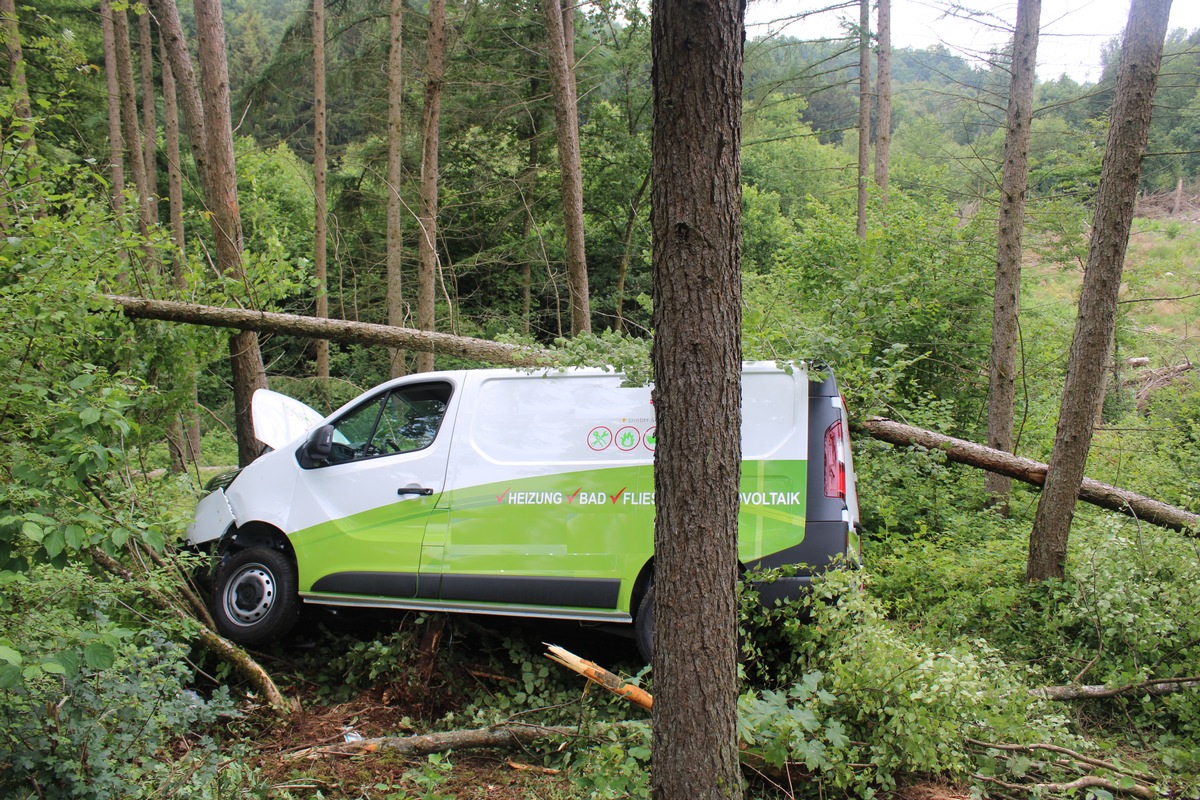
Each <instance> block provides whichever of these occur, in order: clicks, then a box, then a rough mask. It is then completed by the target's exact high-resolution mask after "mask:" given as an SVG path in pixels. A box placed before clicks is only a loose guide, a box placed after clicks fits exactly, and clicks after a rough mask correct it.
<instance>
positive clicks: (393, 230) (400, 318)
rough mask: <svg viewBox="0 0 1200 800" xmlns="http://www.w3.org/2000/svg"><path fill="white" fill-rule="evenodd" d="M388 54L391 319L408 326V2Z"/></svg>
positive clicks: (394, 9) (395, 365) (395, 7)
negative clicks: (403, 185) (404, 192)
mask: <svg viewBox="0 0 1200 800" xmlns="http://www.w3.org/2000/svg"><path fill="white" fill-rule="evenodd" d="M389 24H390V38H391V47H390V49H389V51H388V166H387V183H388V186H387V193H388V202H387V319H388V324H389V325H392V326H393V327H397V328H398V327H401V326H403V325H404V278H403V267H404V259H403V255H404V216H403V215H404V205H403V203H401V202H400V181H401V180H402V178H403V163H404V162H403V158H404V153H403V147H404V59H403V55H404V0H391V11H390V13H389ZM391 363H392V377H393V378H398V377H400V376H401V375H404V374H405V372H406V371H407V370H406V368H405V364H404V353H403V352H402V351H401V350H398V349H393V350H392V351H391Z"/></svg>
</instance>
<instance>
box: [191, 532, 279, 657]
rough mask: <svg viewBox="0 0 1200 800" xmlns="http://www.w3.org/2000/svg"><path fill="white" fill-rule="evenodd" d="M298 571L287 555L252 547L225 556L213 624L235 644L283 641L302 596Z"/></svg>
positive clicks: (217, 579) (216, 582)
mask: <svg viewBox="0 0 1200 800" xmlns="http://www.w3.org/2000/svg"><path fill="white" fill-rule="evenodd" d="M296 589H297V578H296V567H295V565H294V564H292V561H291V559H290V558H288V556H287V555H286V554H285V553H281V552H280V551H278V550H274V549H272V548H269V547H248V548H246V549H245V550H239V551H237V552H236V553H232V554H230V555H229V556H227V557H226V558H224V559H223V560H222V561H221V563H220V564H219V565H218V566H217V570H216V576H215V577H214V580H213V609H212V611H213V620H214V621H215V622H216V623H217V630H218V631H220V632H221V634H222V635H224V636H225V637H227V638H228V639H230V640H231V641H233V642H236V643H237V644H241V645H255V644H262V643H264V642H269V641H272V640H274V639H279V638H281V637H282V636H284V635H285V634H287V632H288V631H290V630H291V629H292V626H293V625H295V624H296V618H297V616H298V613H299V610H300V597H299V595H298V594H297V592H296Z"/></svg>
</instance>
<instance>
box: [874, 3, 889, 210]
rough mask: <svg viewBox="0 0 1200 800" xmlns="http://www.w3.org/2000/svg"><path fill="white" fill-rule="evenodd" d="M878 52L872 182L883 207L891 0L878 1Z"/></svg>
mask: <svg viewBox="0 0 1200 800" xmlns="http://www.w3.org/2000/svg"><path fill="white" fill-rule="evenodd" d="M877 13H878V21H877V22H876V26H877V27H878V28H879V55H878V56H877V61H876V66H875V70H876V75H877V78H876V80H875V84H876V86H875V91H876V93H877V95H878V101H877V106H876V108H877V109H878V110H877V112H876V114H875V185H876V186H877V187H878V188H879V202H880V205H881V206H882V208H883V210H884V211H886V210H887V203H888V161H889V159H890V157H891V156H890V152H891V147H892V0H879V10H878V12H877Z"/></svg>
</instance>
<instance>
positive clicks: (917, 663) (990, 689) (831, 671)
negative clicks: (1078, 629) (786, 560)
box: [739, 570, 1071, 797]
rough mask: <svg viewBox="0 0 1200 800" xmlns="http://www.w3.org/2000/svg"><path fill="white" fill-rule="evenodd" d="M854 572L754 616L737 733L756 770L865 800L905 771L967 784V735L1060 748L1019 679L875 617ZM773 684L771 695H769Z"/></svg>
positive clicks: (879, 612)
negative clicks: (752, 682)
mask: <svg viewBox="0 0 1200 800" xmlns="http://www.w3.org/2000/svg"><path fill="white" fill-rule="evenodd" d="M862 580H863V576H862V574H861V573H855V572H852V571H838V570H835V571H832V572H830V573H828V575H827V577H826V578H824V579H822V580H820V581H818V582H817V583H816V584H815V586H814V589H813V591H812V592H811V593H810V594H809V595H807V596H806V597H805V598H803V599H802V600H800V601H799V602H798V603H795V604H792V605H789V606H784V607H781V608H776V609H770V610H765V611H764V612H763V614H762V616H761V617H760V618H759V619H757V620H756V625H757V626H758V628H759V630H760V631H762V632H767V633H769V635H770V639H771V641H770V642H769V643H768V644H766V645H764V644H763V643H762V641H761V639H759V640H755V639H754V638H750V639H749V640H748V642H749V649H750V651H751V652H753V653H754V654H755V658H754V660H753V661H752V662H751V670H752V672H755V673H757V674H760V675H770V676H771V678H772V680H771V686H770V687H764V688H757V689H751V690H749V691H748V692H747V693H746V694H744V695H743V697H742V699H741V702H740V704H739V708H740V715H741V716H740V719H741V724H740V736H741V739H742V742H743V744H744V746H745V747H746V748H747V750H748V751H749V752H750V753H753V754H754V755H756V756H758V757H761V758H762V759H763V760H764V761H765V762H766V763H767V764H769V765H771V766H775V767H782V766H783V765H785V764H787V763H798V764H802V765H804V767H805V769H807V770H808V771H810V772H812V773H813V774H814V777H815V779H816V780H815V786H813V787H812V792H813V793H814V794H816V793H821V794H824V793H826V792H828V791H830V790H840V791H850V792H852V793H854V794H856V795H859V796H864V797H869V796H871V795H873V794H874V793H875V791H876V790H877V789H883V790H887V789H890V788H893V787H895V786H896V781H897V779H898V778H899V777H900V776H902V775H905V774H918V773H934V774H939V775H943V776H946V777H948V778H950V779H952V780H967V779H969V778H970V776H971V775H972V774H973V773H975V772H976V771H977V770H979V769H980V768H981V765H980V762H979V759H978V756H977V753H976V752H975V749H974V748H973V747H972V746H971V745H970V743H969V741H968V740H969V739H972V738H974V739H987V740H992V741H1006V742H1007V741H1030V740H1034V741H1046V740H1051V741H1059V742H1069V741H1071V740H1070V739H1069V737H1068V736H1067V735H1066V733H1065V731H1066V723H1065V720H1063V719H1061V718H1059V717H1056V716H1055V715H1053V714H1051V713H1049V712H1048V711H1047V710H1046V709H1045V707H1044V705H1043V703H1042V702H1040V701H1035V700H1034V699H1033V698H1032V697H1030V696H1029V695H1028V694H1027V693H1026V692H1025V686H1026V685H1027V683H1026V680H1027V677H1028V675H1027V673H1025V672H1024V670H1022V669H1020V668H1019V667H1015V666H1012V665H1010V664H1009V663H1007V662H1006V661H1005V660H1004V659H1003V658H1002V657H1001V656H1000V654H999V653H998V652H997V651H995V650H994V649H992V648H991V647H990V646H988V645H987V643H986V642H984V641H982V640H974V641H966V642H962V641H960V643H957V644H954V645H947V644H945V643H944V642H942V643H939V644H938V645H931V644H927V643H924V642H922V641H921V640H920V639H919V638H917V637H915V636H913V635H912V634H911V633H910V632H909V631H907V630H906V629H905V628H904V627H902V626H899V625H896V624H895V623H893V622H891V621H889V620H887V619H886V617H885V615H884V613H883V608H882V607H881V606H880V605H879V604H878V603H877V602H876V601H874V600H873V599H872V598H871V597H870V596H869V595H867V594H866V593H865V592H863V591H861V589H860V588H859V584H860V582H861V581H862ZM772 687H773V688H772Z"/></svg>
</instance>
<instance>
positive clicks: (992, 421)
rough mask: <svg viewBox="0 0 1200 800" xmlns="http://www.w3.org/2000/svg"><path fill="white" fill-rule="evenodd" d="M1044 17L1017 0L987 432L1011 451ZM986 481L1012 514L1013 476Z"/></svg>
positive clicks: (1033, 1)
mask: <svg viewBox="0 0 1200 800" xmlns="http://www.w3.org/2000/svg"><path fill="white" fill-rule="evenodd" d="M1041 17H1042V0H1017V24H1016V29H1015V32H1014V34H1013V54H1012V68H1011V78H1010V80H1009V88H1008V121H1007V127H1006V129H1005V133H1004V170H1003V174H1002V176H1001V183H1000V210H999V225H998V228H999V232H998V234H997V237H996V240H997V248H996V285H995V292H994V294H993V296H992V355H991V361H990V379H989V389H990V390H989V393H988V433H987V439H988V446H989V447H992V448H995V449H996V450H1003V451H1004V452H1006V453H1012V452H1014V450H1015V442H1014V441H1013V413H1014V403H1015V400H1016V389H1017V380H1016V379H1017V341H1018V335H1017V334H1018V331H1017V319H1018V313H1019V311H1020V307H1021V254H1022V248H1021V240H1022V237H1023V235H1024V232H1025V192H1026V188H1027V186H1028V183H1029V137H1030V128H1029V126H1030V123H1031V122H1032V120H1033V84H1034V69H1035V67H1036V66H1037V48H1038V27H1039V25H1040V24H1041ZM983 485H984V490H985V491H986V492H987V494H988V497H989V498H990V501H991V503H992V504H993V505H994V506H995V507H996V508H997V510H999V511H1000V512H1001V513H1002V514H1003V515H1005V516H1007V515H1008V496H1009V493H1010V491H1011V486H1010V483H1009V479H1008V478H1005V477H1004V476H1002V475H997V474H996V473H994V472H989V473H988V474H987V476H986V477H985V478H984V484H983Z"/></svg>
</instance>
